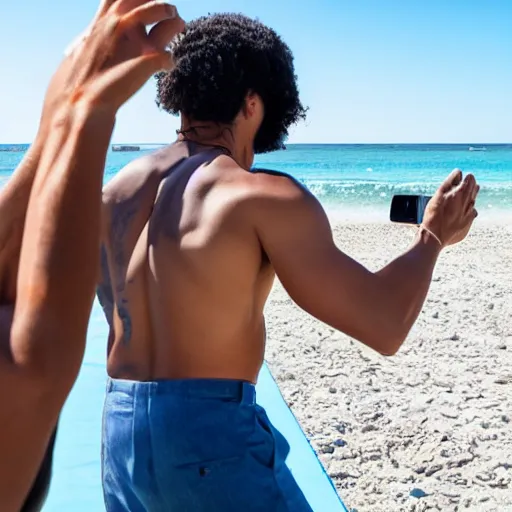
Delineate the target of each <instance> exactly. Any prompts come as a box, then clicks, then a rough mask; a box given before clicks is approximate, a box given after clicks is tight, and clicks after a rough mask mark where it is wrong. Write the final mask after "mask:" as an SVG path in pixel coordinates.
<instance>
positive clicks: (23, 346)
mask: <svg viewBox="0 0 512 512" xmlns="http://www.w3.org/2000/svg"><path fill="white" fill-rule="evenodd" d="M113 4H114V2H113V1H112V0H104V1H103V2H102V4H101V5H100V8H99V10H98V13H97V15H96V17H95V19H94V20H93V23H92V24H91V31H90V36H89V37H87V38H85V40H84V41H80V42H79V43H78V44H77V46H76V47H75V48H74V50H73V51H72V52H71V53H70V55H69V56H68V57H67V58H66V59H64V61H63V62H62V64H61V65H60V67H59V69H58V70H57V72H56V73H55V75H54V76H53V78H52V81H51V83H50V86H49V88H48V91H47V94H46V98H45V104H44V108H43V114H42V118H41V123H40V126H39V131H38V134H37V136H36V139H35V141H34V143H33V145H32V146H31V148H30V149H29V151H28V152H27V155H26V156H25V158H24V159H23V161H22V163H21V164H20V166H19V167H18V169H16V171H15V173H14V175H13V177H12V178H11V180H10V181H9V183H8V184H7V185H6V186H5V187H4V188H3V189H2V191H1V193H0V389H2V395H1V398H0V509H1V510H2V512H20V510H21V511H22V512H34V511H38V510H40V509H41V508H42V506H43V504H44V501H45V498H46V494H47V492H48V485H49V482H50V472H51V459H52V452H53V443H54V440H55V432H56V427H55V426H56V424H57V420H58V416H59V413H60V410H61V408H62V406H63V405H64V401H65V399H66V397H67V395H68V393H69V391H70V390H71V387H72V386H73V383H74V381H75V379H76V376H77V374H78V370H79V368H80V364H81V361H82V357H83V353H84V348H85V338H86V332H87V325H88V321H89V314H90V310H91V307H92V302H93V298H94V288H95V284H96V281H97V272H98V265H96V264H94V263H95V262H97V255H98V252H99V247H100V216H101V188H102V182H103V170H104V165H105V157H106V153H107V150H108V145H109V141H110V138H111V135H112V130H113V127H114V121H115V116H116V113H117V110H118V108H119V107H120V106H121V105H122V104H123V103H124V102H125V101H126V100H127V99H128V98H129V97H130V96H132V94H133V93H135V92H136V91H137V90H138V89H139V88H140V87H141V86H142V85H143V84H144V83H145V82H146V80H147V79H148V78H149V77H150V76H151V75H153V74H154V73H155V72H157V71H158V70H162V69H170V68H171V65H172V58H171V56H170V54H169V53H168V52H167V51H165V46H166V44H167V43H168V41H169V40H170V39H171V38H172V37H173V36H174V35H176V33H177V32H179V31H180V30H181V29H182V28H183V22H182V20H180V19H179V17H178V16H177V13H176V9H175V8H174V7H173V6H170V5H168V4H163V3H155V2H147V0H146V1H144V0H117V1H116V2H115V4H114V5H113ZM157 22H160V23H157ZM155 23H157V25H155V27H154V28H153V29H152V31H151V32H150V34H149V35H147V34H146V32H145V28H144V25H146V24H155ZM77 269H79V271H77Z"/></svg>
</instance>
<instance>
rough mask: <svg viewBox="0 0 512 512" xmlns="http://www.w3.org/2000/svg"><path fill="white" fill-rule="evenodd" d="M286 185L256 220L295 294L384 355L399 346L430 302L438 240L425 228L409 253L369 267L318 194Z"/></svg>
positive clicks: (272, 257) (323, 317)
mask: <svg viewBox="0 0 512 512" xmlns="http://www.w3.org/2000/svg"><path fill="white" fill-rule="evenodd" d="M283 179H284V178H283ZM281 185H282V190H281V191H278V192H277V197H276V198H273V199H269V200H267V204H266V205H264V206H261V207H260V208H259V209H258V214H257V218H258V221H257V223H256V224H257V232H258V235H259V237H260V240H261V243H262V245H263V248H264V250H265V252H266V253H267V255H268V257H269V258H270V260H271V262H272V265H273V266H274V268H275V270H276V273H277V275H278V277H279V279H280V280H281V282H282V284H283V286H284V287H285V289H286V290H287V291H288V293H289V294H290V296H291V298H292V299H293V300H294V301H295V302H296V303H297V304H298V305H299V306H300V307H302V308H303V309H304V310H306V311H307V312H308V313H310V314H311V315H313V316H315V317H316V318H318V319H319V320H321V321H323V322H325V323H327V324H329V325H330V326H332V327H334V328H335V329H338V330H340V331H342V332H344V333H346V334H348V335H349V336H351V337H353V338H355V339H357V340H359V341H361V342H363V343H365V344H366V345H368V346H369V347H371V348H373V349H374V350H376V351H378V352H380V353H381V354H385V355H392V354H394V353H396V351H397V350H398V349H399V348H400V345H401V344H402V343H403V341H404V340H405V338H406V336H407V334H408V333H409V330H410V329H411V327H412V325H413V324H414V322H415V321H416V318H417V317H418V314H419V312H420V311H421V308H422V306H423V303H424V301H425V297H426V295H427V292H428V289H429V285H430V281H431V278H432V272H433V270H434V266H435V264H436V261H437V258H438V256H439V253H440V251H441V246H440V245H439V243H438V242H437V241H436V239H435V238H434V237H433V236H432V235H430V234H429V233H428V232H427V231H420V236H419V237H418V238H417V239H416V241H415V242H414V243H413V245H412V246H411V248H410V249H409V250H408V251H407V252H406V253H405V254H403V255H402V256H400V257H399V258H397V259H396V260H394V261H393V262H391V263H390V264H389V265H387V266H386V267H384V268H383V269H382V270H380V271H378V272H370V271H369V270H367V269H366V268H365V267H363V266H362V265H360V264H359V263H357V262H356V261H354V260H353V259H351V258H350V257H349V256H347V255H346V254H344V253H343V252H342V251H340V250H339V249H338V248H337V247H336V245H335V243H334V241H333V237H332V232H331V228H330V225H329V221H328V219H327V216H326V214H325V212H324V210H323V209H322V207H321V205H320V204H319V202H318V201H317V200H316V199H315V198H314V196H313V195H312V194H310V193H309V192H308V191H306V190H305V189H303V188H302V187H300V186H299V185H298V184H296V183H294V182H292V181H291V180H289V179H288V180H286V182H282V183H281ZM473 218H474V217H473ZM468 229H469V228H468Z"/></svg>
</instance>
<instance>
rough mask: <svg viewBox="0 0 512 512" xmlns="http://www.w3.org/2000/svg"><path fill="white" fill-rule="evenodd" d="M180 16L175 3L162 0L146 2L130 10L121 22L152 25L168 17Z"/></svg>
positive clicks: (124, 23) (125, 24)
mask: <svg viewBox="0 0 512 512" xmlns="http://www.w3.org/2000/svg"><path fill="white" fill-rule="evenodd" d="M177 16H178V11H177V9H176V7H174V5H171V4H168V3H166V2H161V1H160V0H155V1H153V2H147V3H144V4H142V5H140V6H138V7H136V8H135V9H133V10H131V11H129V12H128V13H126V14H125V15H123V17H122V18H121V24H122V25H124V26H125V27H126V26H129V25H136V24H140V25H152V24H153V23H158V22H159V21H162V20H166V19H174V18H176V17H177Z"/></svg>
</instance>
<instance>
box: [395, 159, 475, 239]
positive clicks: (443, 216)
mask: <svg viewBox="0 0 512 512" xmlns="http://www.w3.org/2000/svg"><path fill="white" fill-rule="evenodd" d="M479 190H480V186H479V185H478V184H477V182H476V179H475V177H474V176H473V175H472V174H468V175H466V177H465V178H464V179H463V176H462V171H460V170H459V169H455V170H454V171H453V172H452V173H451V174H450V175H449V176H448V178H447V179H446V180H445V181H444V182H443V184H442V185H441V186H440V187H439V189H438V190H437V192H436V193H435V194H434V195H433V196H432V197H429V196H423V195H397V196H394V197H393V200H392V202H391V212H390V219H391V221H392V222H400V223H405V224H415V225H418V226H419V225H422V226H424V227H425V230H426V231H429V232H430V233H431V234H433V235H434V236H435V237H436V238H437V239H438V240H439V242H440V244H441V246H443V247H446V246H448V245H453V244H456V243H458V242H460V241H462V240H463V239H464V238H465V237H466V235H467V234H468V232H469V230H470V229H471V226H472V224H473V221H474V220H475V219H476V217H477V216H478V212H477V210H476V209H475V201H476V198H477V196H478V192H479Z"/></svg>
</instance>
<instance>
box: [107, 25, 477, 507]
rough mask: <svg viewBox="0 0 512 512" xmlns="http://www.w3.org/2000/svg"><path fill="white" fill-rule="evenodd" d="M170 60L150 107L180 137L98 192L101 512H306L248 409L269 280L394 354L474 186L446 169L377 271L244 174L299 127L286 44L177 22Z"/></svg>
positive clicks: (325, 226) (310, 207) (241, 29)
mask: <svg viewBox="0 0 512 512" xmlns="http://www.w3.org/2000/svg"><path fill="white" fill-rule="evenodd" d="M173 54H174V59H175V65H176V67H175V68H174V69H173V70H172V71H171V72H170V73H165V74H162V75H160V76H159V77H158V102H159V104H160V106H161V107H162V108H163V109H165V110H166V111H168V112H170V113H172V114H177V113H180V114H181V123H182V125H181V130H180V132H179V136H178V140H177V141H176V142H175V143H174V144H172V145H171V146H169V147H167V148H165V149H163V150H161V151H158V152H156V153H154V154H151V155H149V156H144V157H142V158H140V159H138V160H136V161H134V162H132V163H130V164H129V165H128V166H127V167H126V168H125V169H123V170H122V171H121V172H120V173H119V174H118V175H117V176H116V177H115V178H114V179H113V180H112V181H111V182H110V183H109V184H108V185H107V186H106V187H105V189H104V194H103V198H104V231H103V237H104V239H103V241H104V245H103V251H102V259H103V263H102V270H103V276H102V282H101V283H100V285H99V288H98V295H99V298H100V301H101V303H102V305H103V307H104V310H105V313H106V317H107V320H108V322H109V325H110V336H109V348H108V373H109V376H110V379H109V382H108V385H107V396H106V402H105V413H104V427H103V486H104V494H105V500H106V505H107V510H109V511H113V512H119V511H130V512H139V511H151V512H158V511H176V512H216V511H219V512H240V511H244V512H249V511H261V510H268V511H279V512H284V511H291V512H302V511H310V510H311V509H310V507H309V505H308V504H307V503H306V500H305V498H304V496H303V495H302V493H301V491H300V489H299V488H298V486H297V484H296V483H295V481H294V479H293V477H292V475H291V474H290V472H289V471H288V470H287V468H286V466H285V464H284V462H285V459H286V456H287V453H288V449H289V447H288V445H287V443H286V441H285V440H284V438H283V436H282V435H281V434H280V433H279V432H277V431H276V430H275V428H274V427H273V426H272V425H271V424H270V422H269V420H268V418H267V416H266V414H265V411H264V410H263V409H261V408H260V407H259V406H257V405H256V404H255V388H254V383H255V382H256V379H257V376H258V372H259V370H260V368H261V365H262V362H263V357H264V351H265V321H264V318H263V308H264V304H265V301H266V299H267V297H268V294H269V292H270V289H271V287H272V283H273V281H274V276H275V275H276V274H277V276H278V278H279V279H280V281H281V282H282V284H283V285H284V287H285V288H286V290H287V291H288V293H289V294H290V296H291V298H292V299H293V300H294V301H295V302H296V303H297V304H298V305H299V306H300V307H302V308H303V309H304V310H305V311H307V312H308V313H310V314H311V315H313V316H314V317H316V318H318V319H319V320H321V321H323V322H326V323H327V324H329V325H331V326H332V327H333V328H335V329H338V330H340V331H343V332H344V333H346V334H348V335H349V336H352V337H353V338H355V339H357V340H360V341H361V342H362V343H364V344H366V345H368V346H369V347H371V348H373V349H374V350H376V351H378V352H380V353H381V354H386V355H392V354H394V353H395V352H396V351H397V350H398V349H399V347H400V345H401V344H402V343H403V341H404V339H405V338H406V336H407V334H408V332H409V330H410V328H411V326H412V325H413V323H414V322H415V320H416V318H417V316H418V314H419V312H420V310H421V308H422V305H423V302H424V300H425V296H426V294H427V292H428V288H429V284H430V281H431V277H432V271H433V269H434V266H435V264H436V261H437V258H438V256H439V254H440V252H441V250H442V249H443V248H444V247H446V246H448V245H451V244H454V243H457V242H459V241H461V240H462V239H463V238H464V237H465V236H466V234H467V233H468V231H469V229H470V226H471V224H472V223H473V220H474V219H475V217H476V211H475V209H474V204H475V199H476V195H477V193H478V186H477V184H476V182H475V179H474V178H473V176H471V175H468V176H466V178H465V179H463V178H462V174H461V172H460V171H455V172H453V173H452V174H451V175H450V176H449V178H448V179H447V180H446V181H445V182H444V183H443V184H442V185H441V187H440V189H439V190H438V191H437V193H436V194H435V196H434V197H433V199H432V200H431V201H430V203H429V205H428V209H427V212H426V214H425V220H424V222H423V225H422V226H421V227H420V229H419V231H418V236H417V238H416V240H415V241H414V243H413V244H412V246H411V248H410V249H409V250H408V251H407V252H406V253H405V254H403V255H402V256H400V257H398V258H397V259H396V260H394V261H393V262H391V263H390V264H389V265H387V266H386V267H384V268H383V269H382V270H380V271H379V272H375V273H374V272H370V271H368V270H367V269H366V268H364V267H363V266H361V265H360V264H358V263H357V262H355V261H354V260H352V259H351V258H350V257H348V256H347V255H345V254H344V253H343V252H341V251H340V250H339V249H338V248H337V247H336V246H335V244H334V242H333V237H332V233H331V228H330V226H329V222H328V219H327V216H326V214H325V212H324V210H323V209H322V207H321V205H320V204H319V202H318V201H317V200H316V199H315V197H314V196H313V195H312V194H311V193H309V192H308V191H307V190H306V189H305V188H304V187H302V186H301V185H300V184H299V183H298V182H297V181H295V180H294V179H293V178H290V177H289V176H286V175H283V174H280V173H276V172H268V171H260V172H251V170H250V169H251V166H252V164H253V158H254V154H255V153H260V152H266V151H272V150H276V149H279V148H281V147H282V141H283V140H284V138H285V137H286V135H287V133H288V128H289V127H290V125H292V124H293V123H295V122H296V121H298V120H300V119H301V118H303V117H304V113H305V110H304V108H303V107H302V105H301V103H300V100H299V97H298V91H297V84H296V78H295V75H294V68H293V59H292V55H291V52H290V50H289V49H288V47H287V46H286V45H285V44H284V43H283V42H282V41H281V39H280V38H279V37H278V36H277V35H276V34H275V33H274V32H273V31H272V30H271V29H269V28H267V27H265V26H264V25H262V24H261V23H259V22H257V21H253V20H250V19H248V18H245V17H243V16H239V15H214V16H208V17H205V18H201V19H199V20H197V21H194V22H192V23H190V24H189V25H187V28H186V30H185V34H184V36H183V37H182V38H180V39H179V41H178V42H177V43H176V44H175V45H174V47H173Z"/></svg>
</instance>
